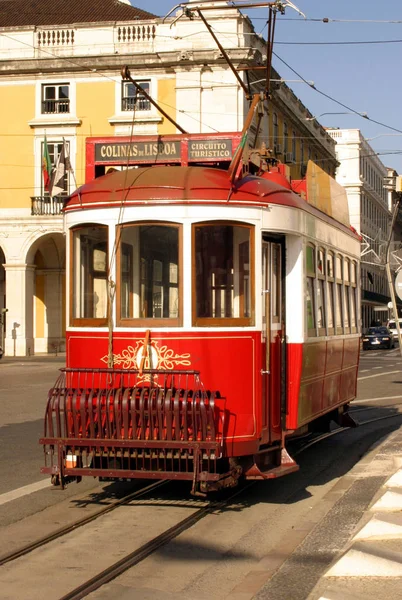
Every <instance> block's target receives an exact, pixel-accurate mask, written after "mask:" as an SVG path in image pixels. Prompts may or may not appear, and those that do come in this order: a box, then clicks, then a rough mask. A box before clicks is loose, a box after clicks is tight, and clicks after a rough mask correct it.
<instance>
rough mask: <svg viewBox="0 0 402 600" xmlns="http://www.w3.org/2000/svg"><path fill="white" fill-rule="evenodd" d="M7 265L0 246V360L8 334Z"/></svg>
mask: <svg viewBox="0 0 402 600" xmlns="http://www.w3.org/2000/svg"><path fill="white" fill-rule="evenodd" d="M5 263H6V255H5V253H4V250H3V249H2V247H1V246H0V358H1V357H2V355H3V352H4V337H5V332H6V315H5V314H4V309H5V308H6V271H5V269H4V266H3V265H5Z"/></svg>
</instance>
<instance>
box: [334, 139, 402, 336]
mask: <svg viewBox="0 0 402 600" xmlns="http://www.w3.org/2000/svg"><path fill="white" fill-rule="evenodd" d="M328 133H329V135H330V136H331V137H332V138H333V139H334V140H335V141H336V156H337V159H338V161H339V167H338V170H337V174H336V180H337V181H338V183H340V184H341V185H342V186H343V187H344V188H345V189H346V192H347V196H348V203H349V213H350V219H351V224H352V226H353V227H354V228H355V229H356V230H357V231H358V232H359V233H360V234H361V235H362V237H363V240H362V242H363V244H362V248H363V252H364V254H363V255H362V265H361V299H362V328H363V330H364V329H366V328H367V327H369V326H370V324H371V323H372V322H374V321H381V322H382V323H385V322H386V321H387V319H388V317H389V316H390V314H391V311H390V309H389V307H388V303H389V302H390V292H389V286H388V281H387V276H386V272H385V269H384V260H385V254H384V252H385V243H386V241H387V240H388V236H389V232H390V223H391V214H392V211H393V205H394V201H395V198H394V196H393V194H392V193H391V191H390V190H389V189H388V185H387V183H388V180H389V178H393V179H395V177H396V172H395V171H394V170H393V169H389V168H387V167H386V166H385V165H384V164H383V163H382V162H381V160H380V158H379V157H378V156H377V154H376V152H375V151H374V150H373V148H372V147H371V146H370V144H369V142H368V140H366V139H365V138H364V136H363V135H362V133H361V131H360V130H359V129H328ZM393 239H394V246H395V241H396V240H397V239H399V240H402V236H401V223H400V220H399V221H398V222H397V227H396V228H395V231H394V233H393Z"/></svg>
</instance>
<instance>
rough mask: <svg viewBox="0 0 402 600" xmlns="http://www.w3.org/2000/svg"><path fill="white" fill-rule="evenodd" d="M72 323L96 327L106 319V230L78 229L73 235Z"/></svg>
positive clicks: (98, 228)
mask: <svg viewBox="0 0 402 600" xmlns="http://www.w3.org/2000/svg"><path fill="white" fill-rule="evenodd" d="M71 266H72V273H71V281H72V290H73V291H72V320H73V324H74V321H75V320H77V319H79V320H80V323H82V320H90V321H91V322H92V321H93V320H95V322H96V323H97V324H99V325H102V324H104V323H105V322H106V318H107V298H108V293H107V272H108V248H107V227H104V226H96V225H93V226H89V227H80V228H78V229H75V230H74V231H73V232H72V265H71Z"/></svg>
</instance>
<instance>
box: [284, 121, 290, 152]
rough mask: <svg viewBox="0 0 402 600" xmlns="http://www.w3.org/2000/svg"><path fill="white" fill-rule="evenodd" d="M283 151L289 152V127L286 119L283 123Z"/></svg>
mask: <svg viewBox="0 0 402 600" xmlns="http://www.w3.org/2000/svg"><path fill="white" fill-rule="evenodd" d="M283 152H284V154H285V155H286V154H287V153H288V152H289V129H288V124H287V123H286V121H285V122H284V124H283Z"/></svg>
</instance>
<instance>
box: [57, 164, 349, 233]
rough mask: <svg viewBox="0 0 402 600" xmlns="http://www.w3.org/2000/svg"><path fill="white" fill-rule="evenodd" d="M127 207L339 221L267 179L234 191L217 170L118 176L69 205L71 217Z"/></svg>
mask: <svg viewBox="0 0 402 600" xmlns="http://www.w3.org/2000/svg"><path fill="white" fill-rule="evenodd" d="M120 204H124V205H131V206H133V205H134V206H135V205H144V204H147V205H150V204H151V205H152V204H155V205H158V204H201V205H207V204H225V205H226V206H228V205H238V206H239V205H240V206H268V205H269V204H277V205H282V206H290V207H294V208H298V209H300V210H304V211H306V212H309V213H311V214H314V215H316V216H319V215H320V216H321V217H322V218H324V219H329V220H331V221H332V222H333V220H332V219H331V218H330V217H328V216H327V215H325V214H324V213H322V212H321V211H320V210H318V209H317V208H315V207H314V206H312V205H310V204H308V202H306V201H305V200H304V199H303V198H301V197H300V196H299V195H298V194H296V193H294V192H293V191H292V190H291V189H288V188H285V187H283V186H282V185H279V184H278V183H275V182H274V181H270V180H269V179H267V178H264V177H256V176H253V175H247V176H246V177H244V178H243V179H241V180H237V181H236V183H235V186H234V187H233V189H232V184H231V182H230V179H229V175H228V171H225V170H222V169H214V168H211V167H195V166H194V167H175V166H170V167H169V166H159V165H155V166H151V167H140V168H133V169H126V170H124V171H113V172H111V173H107V174H106V175H103V176H101V177H98V178H96V179H94V180H92V181H90V182H89V183H87V184H85V185H83V186H81V187H80V188H78V189H77V190H76V191H75V192H73V193H72V194H71V196H70V197H69V198H68V199H67V201H66V205H65V210H66V211H67V212H69V211H74V210H80V209H90V208H91V209H92V208H103V207H106V206H108V207H112V206H116V205H117V206H118V205H120ZM339 225H341V224H340V223H339Z"/></svg>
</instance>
